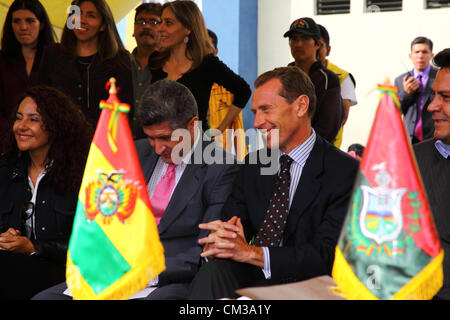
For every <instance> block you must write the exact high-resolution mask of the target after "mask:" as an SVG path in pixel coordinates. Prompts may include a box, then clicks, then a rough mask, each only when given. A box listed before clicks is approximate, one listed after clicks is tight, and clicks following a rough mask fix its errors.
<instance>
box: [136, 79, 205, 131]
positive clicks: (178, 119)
mask: <svg viewBox="0 0 450 320" xmlns="http://www.w3.org/2000/svg"><path fill="white" fill-rule="evenodd" d="M193 117H198V109H197V102H196V100H195V98H194V96H193V95H192V93H191V91H190V90H189V89H188V88H187V87H186V86H184V85H182V84H181V83H179V82H176V81H172V80H159V81H156V82H155V83H153V84H152V85H150V86H149V87H148V88H147V90H145V92H144V94H143V95H142V98H141V102H140V104H139V108H138V110H137V119H138V121H139V122H140V124H141V126H151V125H154V124H159V123H162V122H164V121H168V122H169V124H170V127H171V128H172V130H176V129H181V128H183V129H184V128H186V127H187V125H188V123H189V121H190V120H191V119H192V118H193Z"/></svg>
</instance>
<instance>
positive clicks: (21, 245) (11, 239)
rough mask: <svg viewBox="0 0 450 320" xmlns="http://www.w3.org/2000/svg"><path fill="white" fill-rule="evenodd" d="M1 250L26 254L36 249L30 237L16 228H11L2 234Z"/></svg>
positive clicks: (0, 237) (0, 236)
mask: <svg viewBox="0 0 450 320" xmlns="http://www.w3.org/2000/svg"><path fill="white" fill-rule="evenodd" d="M0 250H6V251H14V252H18V253H25V254H31V253H33V252H34V251H35V249H34V246H33V243H32V242H31V241H30V239H28V238H27V237H24V236H22V235H21V233H20V231H18V230H16V229H14V228H9V229H8V230H7V231H6V232H4V233H2V234H0Z"/></svg>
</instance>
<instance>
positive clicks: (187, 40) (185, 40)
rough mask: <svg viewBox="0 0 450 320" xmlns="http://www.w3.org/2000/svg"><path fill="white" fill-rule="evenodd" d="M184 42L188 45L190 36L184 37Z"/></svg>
mask: <svg viewBox="0 0 450 320" xmlns="http://www.w3.org/2000/svg"><path fill="white" fill-rule="evenodd" d="M183 42H184V43H186V44H187V43H188V42H189V36H186V37H184V39H183Z"/></svg>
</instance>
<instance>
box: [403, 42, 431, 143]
mask: <svg viewBox="0 0 450 320" xmlns="http://www.w3.org/2000/svg"><path fill="white" fill-rule="evenodd" d="M409 58H410V59H411V61H412V63H413V65H414V69H413V70H411V71H408V72H406V73H403V74H402V75H400V76H398V77H397V78H396V79H395V85H396V86H397V87H398V98H399V99H400V103H401V107H402V113H403V115H404V117H403V121H404V122H405V126H406V130H407V131H408V134H409V137H410V139H411V142H412V143H417V142H420V141H423V140H426V139H429V138H431V137H433V131H434V126H433V120H432V119H431V113H430V112H429V111H428V110H427V107H428V105H429V104H430V102H431V100H433V91H432V90H431V86H432V85H433V81H434V79H435V78H436V72H437V70H436V69H435V68H433V67H432V66H431V65H430V61H431V59H432V58H433V42H432V41H431V40H430V39H428V38H425V37H417V38H416V39H414V40H413V41H412V43H411V53H410V54H409Z"/></svg>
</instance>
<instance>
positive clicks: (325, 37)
mask: <svg viewBox="0 0 450 320" xmlns="http://www.w3.org/2000/svg"><path fill="white" fill-rule="evenodd" d="M318 26H319V30H320V37H321V38H323V40H324V41H325V43H326V45H327V47H328V46H329V45H330V35H329V33H328V31H327V29H325V27H324V26H323V25H321V24H318Z"/></svg>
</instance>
